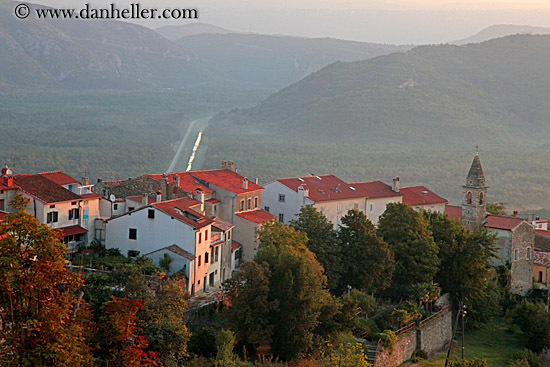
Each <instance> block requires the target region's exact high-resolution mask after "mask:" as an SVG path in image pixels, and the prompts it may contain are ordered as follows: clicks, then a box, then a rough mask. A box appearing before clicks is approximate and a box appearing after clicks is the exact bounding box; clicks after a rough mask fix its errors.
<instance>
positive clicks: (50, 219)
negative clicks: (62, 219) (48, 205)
mask: <svg viewBox="0 0 550 367" xmlns="http://www.w3.org/2000/svg"><path fill="white" fill-rule="evenodd" d="M58 220H59V214H58V213H57V212H49V213H48V214H46V223H55V222H57V221H58Z"/></svg>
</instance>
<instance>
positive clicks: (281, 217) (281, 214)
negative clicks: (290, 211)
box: [279, 213, 285, 223]
mask: <svg viewBox="0 0 550 367" xmlns="http://www.w3.org/2000/svg"><path fill="white" fill-rule="evenodd" d="M284 221H285V215H284V214H283V213H279V222H281V223H284Z"/></svg>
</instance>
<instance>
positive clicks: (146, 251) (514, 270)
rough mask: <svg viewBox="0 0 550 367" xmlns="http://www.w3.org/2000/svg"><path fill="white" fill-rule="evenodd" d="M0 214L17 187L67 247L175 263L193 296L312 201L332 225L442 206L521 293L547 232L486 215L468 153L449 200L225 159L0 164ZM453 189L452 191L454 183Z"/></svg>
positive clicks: (479, 173)
mask: <svg viewBox="0 0 550 367" xmlns="http://www.w3.org/2000/svg"><path fill="white" fill-rule="evenodd" d="M0 189H1V191H0V192H1V194H0V215H2V216H5V215H6V214H7V213H9V212H10V211H11V210H12V208H10V206H9V202H10V200H12V199H13V198H14V197H15V195H17V194H23V195H24V196H25V197H26V198H28V199H29V204H28V206H27V211H28V212H29V213H31V214H33V216H35V217H36V218H37V219H38V220H39V221H40V222H41V223H45V224H48V225H49V226H50V227H51V228H54V229H57V230H59V233H60V236H61V238H62V239H63V242H64V243H66V244H67V246H68V251H69V253H72V252H75V251H76V250H77V249H78V248H79V247H85V246H86V245H88V244H90V243H91V242H93V241H97V242H99V243H101V244H103V245H105V247H106V248H118V249H119V250H120V251H121V253H122V254H124V255H125V256H134V257H136V256H138V255H142V256H146V257H150V258H151V259H153V261H154V263H155V264H157V265H158V263H159V261H160V260H161V259H162V258H163V257H165V256H169V257H170V258H172V259H173V260H174V262H173V266H172V270H171V271H170V272H169V273H170V274H171V273H174V272H177V271H180V270H182V269H183V270H184V273H185V276H186V278H187V279H188V282H189V283H188V285H187V290H188V292H189V293H190V294H191V295H195V294H197V295H198V294H201V293H205V292H212V291H217V290H219V289H220V287H221V286H222V283H223V282H224V281H225V280H227V279H229V278H230V277H231V276H232V274H233V273H234V272H235V271H238V269H239V266H240V264H241V263H243V262H246V261H251V260H253V258H254V256H255V254H256V253H257V250H258V246H259V243H258V235H257V232H258V230H259V229H260V228H261V226H262V223H264V222H267V221H270V220H278V221H279V222H281V223H287V224H288V223H289V222H290V221H291V220H293V219H296V215H297V214H298V213H299V212H300V209H301V208H302V207H304V206H306V205H311V206H313V207H314V208H316V209H317V210H319V211H320V212H321V213H322V214H323V215H324V216H325V217H326V218H327V219H328V220H329V221H330V222H331V223H332V224H333V225H334V227H335V228H337V227H338V226H339V225H341V219H342V217H343V216H344V215H346V213H347V212H348V211H349V210H352V209H357V210H359V211H360V212H362V213H364V214H365V215H366V217H367V218H368V219H369V220H370V221H371V222H372V223H373V224H374V225H376V224H377V223H378V219H379V218H380V216H381V215H382V214H383V213H384V211H385V209H386V205H387V204H388V203H405V204H408V205H410V206H411V207H413V208H414V209H415V210H417V211H421V210H426V211H432V212H439V213H445V214H447V215H448V216H449V218H451V219H453V220H456V221H460V222H461V223H462V224H463V225H464V226H465V227H466V228H468V229H470V230H473V229H474V228H475V227H476V226H485V227H487V228H489V229H490V230H491V232H492V233H494V234H495V235H496V245H497V248H498V258H495V259H494V261H493V264H494V265H495V266H498V265H502V264H507V263H508V264H510V265H511V269H510V276H511V282H512V283H511V284H512V290H513V291H514V292H516V293H518V294H523V295H525V294H526V293H527V292H528V291H529V290H530V289H531V288H532V282H533V279H534V281H535V282H536V283H537V284H538V285H540V286H541V287H543V288H546V287H547V286H548V283H547V282H548V280H547V273H548V269H549V268H550V262H549V261H548V258H550V231H549V230H548V221H547V220H540V219H539V218H537V219H536V220H534V221H526V220H524V219H522V218H519V217H518V212H517V211H514V212H513V215H494V214H488V213H487V209H486V208H487V195H488V186H486V185H485V176H484V174H483V169H482V167H481V162H480V159H479V156H478V155H477V154H476V156H475V158H474V160H473V162H472V166H471V168H470V170H469V172H468V174H467V176H466V181H465V185H463V186H462V191H463V195H464V200H463V202H462V203H461V205H451V204H449V202H448V200H446V199H445V198H442V197H441V196H439V195H437V194H436V193H434V192H432V191H431V190H430V189H428V188H427V187H425V186H404V187H401V186H400V180H399V177H397V176H396V177H395V178H394V179H393V182H392V183H391V184H386V183H384V182H382V181H369V182H351V183H347V182H345V181H343V180H341V179H340V178H338V177H336V176H334V175H315V174H310V175H308V176H302V177H292V178H280V179H277V180H274V181H272V182H269V183H267V184H265V185H264V186H261V185H259V184H258V182H257V180H250V179H248V178H247V177H245V176H243V175H241V174H239V173H238V172H237V168H236V167H235V164H234V163H233V162H231V161H227V162H226V161H224V162H222V167H221V168H219V169H212V170H202V171H187V172H175V173H170V174H166V173H164V174H144V175H142V176H140V177H136V178H129V179H127V180H117V181H106V180H102V179H97V183H95V184H94V185H92V184H90V182H89V178H87V177H83V178H82V179H81V181H78V180H76V179H74V178H72V177H70V176H69V175H67V174H65V173H63V172H62V171H53V172H41V173H31V174H28V173H24V174H15V173H13V172H12V171H11V170H10V169H9V167H5V168H3V169H2V182H1V183H0ZM457 189H458V188H457Z"/></svg>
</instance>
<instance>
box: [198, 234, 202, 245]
mask: <svg viewBox="0 0 550 367" xmlns="http://www.w3.org/2000/svg"><path fill="white" fill-rule="evenodd" d="M201 242H202V233H200V232H199V243H201Z"/></svg>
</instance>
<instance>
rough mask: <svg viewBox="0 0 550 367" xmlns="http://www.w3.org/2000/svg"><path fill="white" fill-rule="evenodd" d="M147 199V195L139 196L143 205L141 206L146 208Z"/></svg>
mask: <svg viewBox="0 0 550 367" xmlns="http://www.w3.org/2000/svg"><path fill="white" fill-rule="evenodd" d="M147 199H149V194H141V203H142V204H143V206H147V204H148V200H147Z"/></svg>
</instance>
